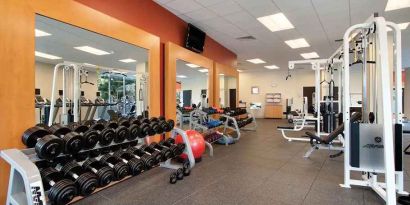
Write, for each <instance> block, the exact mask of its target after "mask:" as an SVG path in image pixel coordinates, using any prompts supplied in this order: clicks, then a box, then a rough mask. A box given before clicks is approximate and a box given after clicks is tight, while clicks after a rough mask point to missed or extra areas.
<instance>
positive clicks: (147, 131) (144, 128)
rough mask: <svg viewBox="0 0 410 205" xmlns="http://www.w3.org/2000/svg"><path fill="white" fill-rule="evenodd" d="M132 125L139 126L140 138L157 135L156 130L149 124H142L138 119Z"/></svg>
mask: <svg viewBox="0 0 410 205" xmlns="http://www.w3.org/2000/svg"><path fill="white" fill-rule="evenodd" d="M130 123H131V124H135V125H138V127H139V128H140V131H141V134H140V138H144V137H146V136H153V135H155V130H153V129H152V127H151V126H150V124H149V123H146V122H141V121H140V120H139V119H138V118H137V119H134V120H132V121H131V122H130Z"/></svg>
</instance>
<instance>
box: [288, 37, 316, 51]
mask: <svg viewBox="0 0 410 205" xmlns="http://www.w3.org/2000/svg"><path fill="white" fill-rule="evenodd" d="M285 43H286V44H288V46H289V47H291V48H293V49H295V48H305V47H309V46H310V45H309V43H308V42H307V41H306V39H304V38H298V39H293V40H288V41H285Z"/></svg>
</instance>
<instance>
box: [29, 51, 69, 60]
mask: <svg viewBox="0 0 410 205" xmlns="http://www.w3.org/2000/svg"><path fill="white" fill-rule="evenodd" d="M34 55H35V56H37V57H41V58H47V59H51V60H57V59H62V58H61V57H58V56H54V55H51V54H47V53H43V52H39V51H34Z"/></svg>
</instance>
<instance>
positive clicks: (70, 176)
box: [40, 138, 190, 204]
mask: <svg viewBox="0 0 410 205" xmlns="http://www.w3.org/2000/svg"><path fill="white" fill-rule="evenodd" d="M184 149H185V145H184V144H175V141H174V140H173V139H171V138H170V139H167V140H164V141H161V142H159V143H151V144H150V145H149V146H146V145H145V146H141V147H140V148H136V147H128V148H127V149H122V148H120V149H118V150H116V151H115V152H111V153H107V154H104V155H102V156H100V157H96V158H89V159H86V160H85V161H74V160H68V161H67V162H64V160H62V161H61V162H59V163H58V164H57V165H53V166H44V167H40V174H41V177H42V180H43V185H44V187H45V190H46V191H48V198H49V200H50V202H52V204H67V203H69V202H70V201H71V200H72V199H73V198H74V197H75V196H77V195H80V196H88V195H90V194H91V193H93V192H94V190H95V189H96V188H98V187H104V186H107V185H108V184H110V183H111V182H113V181H119V180H122V179H124V178H125V177H126V176H129V175H132V176H136V175H138V174H140V173H142V172H143V171H147V170H149V169H151V168H153V167H155V166H157V165H158V163H159V162H162V161H165V160H167V159H170V158H174V157H176V156H179V155H180V154H182V153H183V151H184ZM183 167H184V168H183V169H181V170H179V171H177V172H176V174H178V175H175V178H177V179H181V177H182V178H183V176H187V175H189V174H190V168H189V166H186V165H184V166H183ZM181 172H182V175H183V176H181ZM171 176H172V175H171Z"/></svg>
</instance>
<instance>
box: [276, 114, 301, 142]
mask: <svg viewBox="0 0 410 205" xmlns="http://www.w3.org/2000/svg"><path fill="white" fill-rule="evenodd" d="M305 124H306V119H299V120H297V121H294V125H293V126H278V127H277V129H278V130H280V131H281V132H282V136H283V138H285V139H286V140H288V141H289V142H291V141H303V142H309V139H308V138H302V137H288V136H286V132H298V131H301V130H303V129H304V128H305Z"/></svg>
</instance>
